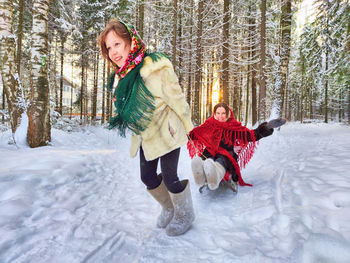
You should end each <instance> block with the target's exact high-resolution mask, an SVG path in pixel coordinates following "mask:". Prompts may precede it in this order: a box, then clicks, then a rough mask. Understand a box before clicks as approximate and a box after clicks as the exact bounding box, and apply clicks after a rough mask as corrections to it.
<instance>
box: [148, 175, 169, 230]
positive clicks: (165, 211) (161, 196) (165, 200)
mask: <svg viewBox="0 0 350 263" xmlns="http://www.w3.org/2000/svg"><path fill="white" fill-rule="evenodd" d="M147 191H148V192H149V193H150V194H151V195H152V196H153V198H154V199H156V200H157V201H158V203H159V204H160V205H161V206H162V212H161V213H160V215H159V217H158V220H157V227H160V228H165V227H166V226H167V225H168V224H169V222H170V220H171V219H172V218H173V216H174V206H173V203H172V201H171V198H170V195H169V192H168V189H167V188H166V186H165V184H164V182H163V180H162V182H161V184H160V185H159V186H158V187H157V188H154V189H151V190H147Z"/></svg>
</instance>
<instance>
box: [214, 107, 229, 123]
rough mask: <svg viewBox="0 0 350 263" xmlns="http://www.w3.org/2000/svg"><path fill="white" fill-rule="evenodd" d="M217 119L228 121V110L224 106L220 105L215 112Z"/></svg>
mask: <svg viewBox="0 0 350 263" xmlns="http://www.w3.org/2000/svg"><path fill="white" fill-rule="evenodd" d="M214 118H215V120H217V121H219V122H225V121H227V119H228V117H227V114H226V110H225V108H224V107H218V108H217V109H216V111H215V113H214Z"/></svg>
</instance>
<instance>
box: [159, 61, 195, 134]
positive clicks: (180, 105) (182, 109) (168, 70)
mask: <svg viewBox="0 0 350 263" xmlns="http://www.w3.org/2000/svg"><path fill="white" fill-rule="evenodd" d="M161 70H162V73H161V74H162V93H163V99H164V102H165V103H166V104H167V105H168V106H169V107H170V108H171V109H172V110H173V111H174V112H175V113H176V114H177V116H178V117H179V119H180V120H181V122H182V124H183V126H184V128H185V131H186V133H189V132H190V131H191V130H192V129H193V124H192V121H191V110H190V106H189V105H188V103H187V102H186V99H185V96H184V94H183V92H182V89H181V87H180V85H179V81H178V78H177V76H176V74H175V72H174V69H173V68H172V67H164V68H163V69H161Z"/></svg>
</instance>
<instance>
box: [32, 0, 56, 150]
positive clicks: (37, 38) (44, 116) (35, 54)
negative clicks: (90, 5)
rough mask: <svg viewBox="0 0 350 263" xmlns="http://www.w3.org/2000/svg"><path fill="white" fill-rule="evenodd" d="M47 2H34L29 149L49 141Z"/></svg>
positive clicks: (47, 0)
mask: <svg viewBox="0 0 350 263" xmlns="http://www.w3.org/2000/svg"><path fill="white" fill-rule="evenodd" d="M48 14H49V0H34V1H33V33H32V37H33V45H32V61H31V62H32V87H31V94H30V106H29V108H28V119H29V124H28V134H27V140H28V144H29V146H30V147H38V146H43V145H47V143H48V142H49V141H51V124H50V96H49V95H50V91H49V85H48V76H47V71H48V68H47V63H46V58H47V55H48Z"/></svg>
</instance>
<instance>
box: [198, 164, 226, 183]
mask: <svg viewBox="0 0 350 263" xmlns="http://www.w3.org/2000/svg"><path fill="white" fill-rule="evenodd" d="M203 166H204V173H205V176H206V177H207V181H208V187H209V189H210V190H215V189H217V188H218V187H219V184H220V182H221V180H222V178H224V176H225V173H226V170H225V168H224V167H223V166H222V165H221V164H220V163H218V162H214V161H213V159H206V160H205V161H204V165H203Z"/></svg>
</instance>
